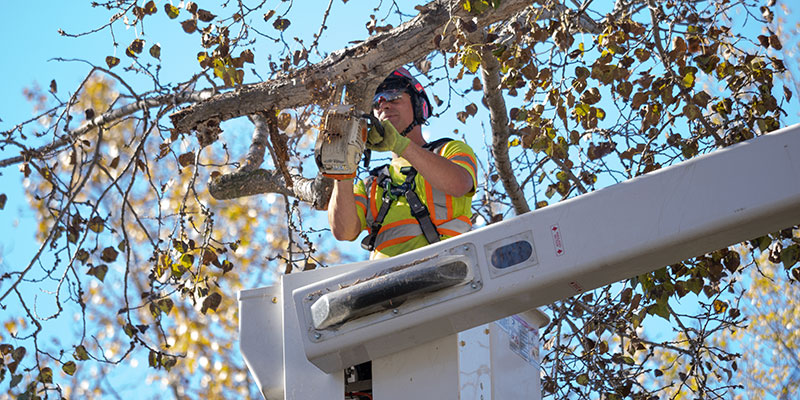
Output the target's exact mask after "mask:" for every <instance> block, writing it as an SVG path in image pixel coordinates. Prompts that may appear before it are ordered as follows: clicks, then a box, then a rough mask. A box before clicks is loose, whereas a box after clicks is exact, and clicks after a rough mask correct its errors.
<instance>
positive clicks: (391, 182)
mask: <svg viewBox="0 0 800 400" xmlns="http://www.w3.org/2000/svg"><path fill="white" fill-rule="evenodd" d="M431 110H432V107H431V103H430V100H429V99H428V96H427V95H426V94H425V90H424V89H423V87H422V85H421V84H420V83H419V82H418V81H417V80H416V79H415V78H414V77H413V76H412V75H411V74H410V73H409V72H408V70H406V69H405V68H402V67H401V68H398V69H397V70H395V71H394V72H392V73H391V74H390V75H389V76H388V77H387V78H386V79H385V80H384V81H383V82H382V83H381V84H380V85H379V86H378V89H377V90H376V92H375V97H374V102H373V113H374V115H375V116H376V117H377V118H378V119H379V120H380V121H381V125H382V126H383V128H384V134H383V135H381V134H380V133H379V130H378V129H376V128H375V127H372V128H371V129H370V131H369V134H368V137H367V143H366V147H367V148H368V149H371V150H372V151H378V152H387V151H390V152H392V162H391V163H390V164H387V165H383V166H381V167H378V168H375V169H373V170H372V171H371V172H370V174H369V176H368V177H367V178H366V179H364V180H360V181H359V182H358V183H354V182H353V179H342V180H337V181H335V184H334V187H333V194H332V196H331V201H330V203H329V205H328V222H329V223H330V226H331V230H332V231H333V235H334V237H336V239H338V240H348V241H352V240H355V239H356V238H357V237H358V235H359V233H360V232H361V231H362V230H366V231H367V233H368V234H367V236H366V237H365V238H364V239H363V241H362V242H361V246H362V247H363V248H364V249H366V250H368V251H370V252H371V254H370V259H376V258H385V257H392V256H396V255H398V254H402V253H405V252H407V251H411V250H414V249H417V248H420V247H423V246H426V245H428V244H430V243H435V242H437V241H439V240H442V239H446V238H449V237H452V236H456V235H459V234H461V233H464V232H466V231H468V230H470V228H471V227H472V222H471V220H470V217H471V216H472V210H471V208H470V206H471V202H472V196H473V195H474V194H475V188H476V178H475V176H476V170H477V168H476V167H477V164H476V162H475V154H474V152H473V151H472V148H470V147H469V146H468V145H467V144H466V143H464V142H462V141H458V140H451V139H439V140H436V141H433V142H431V143H427V142H426V140H425V138H423V136H422V124H423V123H425V121H426V120H427V119H428V117H429V116H430V115H431ZM398 129H401V130H400V131H398Z"/></svg>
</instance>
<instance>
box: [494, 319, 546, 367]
mask: <svg viewBox="0 0 800 400" xmlns="http://www.w3.org/2000/svg"><path fill="white" fill-rule="evenodd" d="M495 323H496V324H497V325H499V326H500V328H502V329H503V330H504V331H505V332H506V333H507V334H508V336H509V343H508V346H509V348H511V351H513V352H514V353H516V354H518V355H519V356H520V357H522V359H523V360H525V361H527V362H528V363H529V364H531V365H535V366H538V365H539V338H538V336H539V331H538V329H536V328H534V327H532V326H530V325H528V323H526V322H525V321H524V320H523V319H522V318H520V317H518V316H516V315H512V316H510V317H506V318H503V319H501V320H498V321H495Z"/></svg>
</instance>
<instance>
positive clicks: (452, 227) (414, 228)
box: [375, 218, 472, 247]
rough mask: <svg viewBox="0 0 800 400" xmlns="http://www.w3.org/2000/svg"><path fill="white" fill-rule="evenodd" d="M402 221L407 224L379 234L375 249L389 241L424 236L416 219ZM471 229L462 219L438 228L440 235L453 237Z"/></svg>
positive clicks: (448, 222)
mask: <svg viewBox="0 0 800 400" xmlns="http://www.w3.org/2000/svg"><path fill="white" fill-rule="evenodd" d="M402 221H405V222H406V223H404V224H402V225H398V226H395V227H392V228H389V229H382V230H381V232H380V233H379V234H378V237H377V239H376V240H375V243H376V246H375V247H380V246H381V244H383V243H385V242H387V241H389V240H394V239H397V238H402V237H407V238H409V239H411V238H414V237H417V236H420V235H422V229H421V228H420V227H419V223H418V222H417V220H416V219H413V218H412V219H405V220H402ZM470 229H472V225H471V224H470V223H468V222H464V221H462V220H460V219H453V220H451V221H447V222H445V223H443V224H441V225H439V226H437V230H438V231H439V235H446V236H453V235H451V234H450V233H451V232H455V233H456V234H461V233H464V232H468V231H469V230H470ZM395 244H398V243H393V244H392V245H395Z"/></svg>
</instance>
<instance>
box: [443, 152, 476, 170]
mask: <svg viewBox="0 0 800 400" xmlns="http://www.w3.org/2000/svg"><path fill="white" fill-rule="evenodd" d="M448 160H450V161H452V162H455V163H459V164H464V165H467V166H469V167H470V169H471V170H472V171H476V170H477V169H478V163H477V162H475V159H474V158H473V157H472V156H471V155H469V154H467V153H456V154H453V155H451V156H450V158H449V159H448Z"/></svg>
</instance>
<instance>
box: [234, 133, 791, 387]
mask: <svg viewBox="0 0 800 400" xmlns="http://www.w3.org/2000/svg"><path fill="white" fill-rule="evenodd" d="M797 224H800V125H795V126H791V127H788V128H784V129H781V130H779V131H776V132H773V133H770V134H767V135H764V136H761V137H759V138H756V139H753V140H750V141H747V142H744V143H740V144H737V145H734V146H731V147H728V148H725V149H720V150H717V151H715V152H713V153H711V154H707V155H703V156H699V157H696V158H693V159H691V160H688V161H685V162H682V163H680V164H677V165H674V166H671V167H667V168H663V169H661V170H658V171H654V172H651V173H648V174H646V175H643V176H640V177H637V178H635V179H631V180H629V181H625V182H622V183H619V184H616V185H613V186H610V187H607V188H604V189H601V190H597V191H595V192H591V193H588V194H584V195H581V196H578V197H575V198H572V199H569V200H566V201H562V202H560V203H557V204H553V205H550V206H548V207H546V208H543V209H540V210H536V211H533V212H530V213H527V214H524V215H520V216H517V217H515V218H511V219H508V220H506V221H503V222H499V223H496V224H493V225H490V226H487V227H483V228H480V229H477V230H475V231H471V232H468V233H465V234H463V235H460V236H457V237H455V238H451V239H448V240H445V241H442V242H439V243H436V244H433V245H430V246H427V247H424V248H421V249H418V250H415V251H412V252H409V253H405V254H402V255H399V256H396V257H392V258H389V259H384V260H376V261H371V262H359V263H353V264H347V265H342V266H336V267H332V268H325V269H319V270H314V271H308V272H303V273H299V274H291V275H285V276H282V277H281V281H280V282H278V283H277V284H276V285H275V286H271V287H267V288H259V289H252V290H245V291H242V292H240V295H239V298H240V307H241V313H240V332H241V349H242V353H243V355H244V357H245V361H246V362H247V365H248V367H249V368H250V371H251V373H253V375H254V376H255V377H256V380H257V381H258V383H259V386H260V388H261V389H262V393H264V396H265V397H266V398H268V399H273V398H278V399H284V398H285V399H301V398H306V397H303V396H304V395H306V394H308V393H312V392H309V391H308V390H312V389H310V388H309V387H307V386H306V385H303V382H314V381H315V380H318V381H319V382H322V383H320V385H323V386H324V385H328V386H329V387H336V388H337V389H336V390H339V389H338V388H339V387H340V386H341V384H340V383H337V382H341V381H342V378H341V373H340V371H341V370H342V369H343V368H346V367H348V366H351V365H355V364H358V363H362V362H365V361H368V360H376V359H379V358H381V357H387V356H390V355H392V354H394V353H397V352H401V351H407V350H408V349H411V348H413V347H415V346H420V345H423V344H425V343H431V342H434V341H436V340H440V339H441V338H444V337H447V336H448V335H453V334H456V333H458V332H462V331H466V330H468V329H470V328H474V327H477V326H480V325H482V324H487V323H490V322H492V321H496V320H499V319H501V318H504V317H508V316H511V315H514V314H519V313H522V312H525V311H526V310H531V309H534V308H536V307H539V306H542V305H546V304H549V303H552V302H554V301H557V300H559V299H564V298H567V297H570V296H573V295H575V294H579V293H582V292H584V291H587V290H591V289H595V288H598V287H601V286H603V285H607V284H609V283H613V282H617V281H620V280H623V279H627V278H630V277H633V276H637V275H639V274H642V273H646V272H649V271H653V270H655V269H658V268H661V267H663V266H666V265H670V264H673V263H677V262H680V261H682V260H685V259H688V258H691V257H694V256H697V255H700V254H704V253H707V252H710V251H714V250H717V249H720V248H723V247H726V246H729V245H732V244H735V243H738V242H742V241H745V240H749V239H753V238H756V237H759V236H761V235H764V234H766V233H770V232H775V231H778V230H781V229H784V228H787V227H791V226H794V225H797ZM293 376H301V377H302V378H299V379H298V378H294V377H293ZM337 385H339V386H337ZM304 390H306V392H303V391H304ZM303 393H306V394H303ZM401 395H402V396H408V395H409V393H408V392H406V393H402V394H401ZM307 398H311V397H307ZM398 398H407V397H398ZM454 398H456V397H454Z"/></svg>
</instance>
